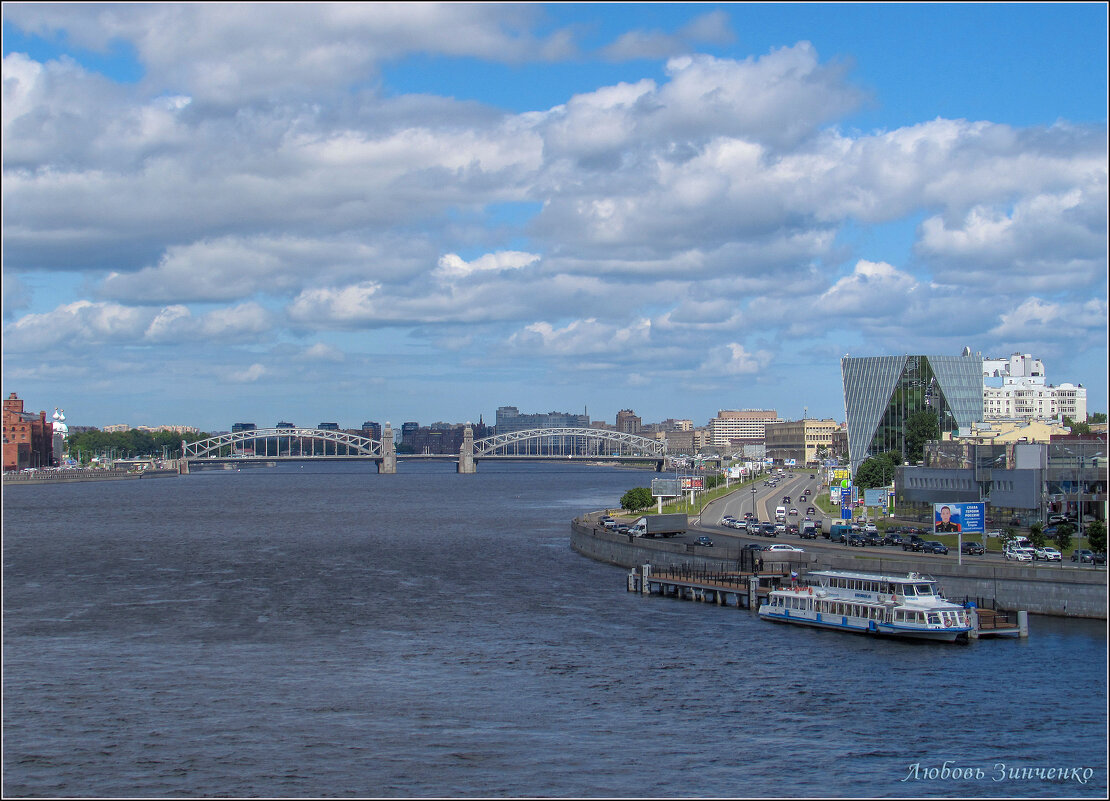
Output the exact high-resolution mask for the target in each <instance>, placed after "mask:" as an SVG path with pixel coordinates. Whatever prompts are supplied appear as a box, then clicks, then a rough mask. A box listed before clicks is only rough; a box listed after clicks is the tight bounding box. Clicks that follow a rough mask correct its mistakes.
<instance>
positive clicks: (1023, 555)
mask: <svg viewBox="0 0 1110 801" xmlns="http://www.w3.org/2000/svg"><path fill="white" fill-rule="evenodd" d="M1004 555H1005V557H1006V558H1007V559H1012V560H1013V561H1015V562H1032V561H1033V549H1032V548H1010V549H1009V550H1007V551H1006V552H1005V554H1004Z"/></svg>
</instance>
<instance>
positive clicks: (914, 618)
mask: <svg viewBox="0 0 1110 801" xmlns="http://www.w3.org/2000/svg"><path fill="white" fill-rule="evenodd" d="M894 622H895V623H918V624H923V623H924V622H925V613H924V612H912V611H910V610H908V609H895V610H894Z"/></svg>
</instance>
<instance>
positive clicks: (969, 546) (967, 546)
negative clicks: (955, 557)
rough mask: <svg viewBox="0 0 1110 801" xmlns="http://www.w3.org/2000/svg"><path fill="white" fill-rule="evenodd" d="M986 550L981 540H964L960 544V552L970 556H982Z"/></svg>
mask: <svg viewBox="0 0 1110 801" xmlns="http://www.w3.org/2000/svg"><path fill="white" fill-rule="evenodd" d="M986 552H987V551H986V549H985V548H984V547H983V543H981V542H965V543H964V544H963V545H961V546H960V553H966V554H968V555H971V556H982V555H983V554H985V553H986Z"/></svg>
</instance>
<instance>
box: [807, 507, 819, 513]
mask: <svg viewBox="0 0 1110 801" xmlns="http://www.w3.org/2000/svg"><path fill="white" fill-rule="evenodd" d="M806 514H807V515H815V514H817V509H815V508H814V507H812V506H811V507H809V508H808V509H806Z"/></svg>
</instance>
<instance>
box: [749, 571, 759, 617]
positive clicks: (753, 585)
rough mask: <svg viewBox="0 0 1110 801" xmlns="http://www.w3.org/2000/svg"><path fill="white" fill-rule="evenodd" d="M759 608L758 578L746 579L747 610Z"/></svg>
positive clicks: (750, 577) (754, 576) (753, 576)
mask: <svg viewBox="0 0 1110 801" xmlns="http://www.w3.org/2000/svg"><path fill="white" fill-rule="evenodd" d="M758 608H759V576H756V575H752V576H749V577H748V609H758Z"/></svg>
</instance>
